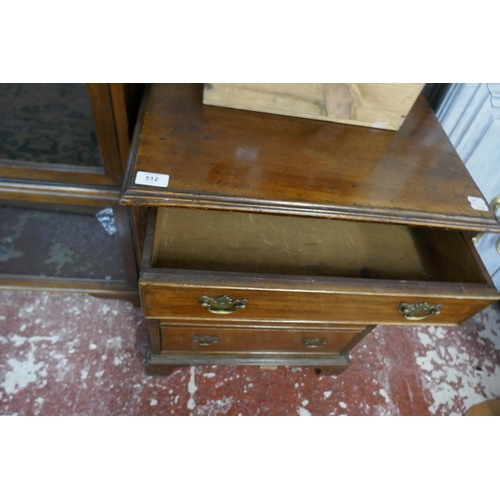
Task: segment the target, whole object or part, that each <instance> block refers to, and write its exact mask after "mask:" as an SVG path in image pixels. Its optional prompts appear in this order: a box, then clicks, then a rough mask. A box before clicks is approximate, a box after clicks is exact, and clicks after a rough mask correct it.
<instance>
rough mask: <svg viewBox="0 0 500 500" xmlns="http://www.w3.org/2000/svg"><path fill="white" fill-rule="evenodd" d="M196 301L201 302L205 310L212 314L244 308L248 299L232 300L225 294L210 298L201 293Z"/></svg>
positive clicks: (226, 312) (232, 311) (227, 312)
mask: <svg viewBox="0 0 500 500" xmlns="http://www.w3.org/2000/svg"><path fill="white" fill-rule="evenodd" d="M198 302H199V303H200V304H201V307H204V308H206V310H207V311H208V312H211V313H212V314H233V313H235V312H236V311H237V310H238V309H245V305H246V303H247V302H248V299H235V300H233V299H232V298H231V297H228V296H227V295H222V296H221V297H217V298H216V299H211V298H210V297H207V296H205V295H203V296H202V297H198Z"/></svg>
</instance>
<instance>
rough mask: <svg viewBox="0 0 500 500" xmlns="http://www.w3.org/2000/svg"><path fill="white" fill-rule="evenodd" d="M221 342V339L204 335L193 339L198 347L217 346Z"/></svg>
mask: <svg viewBox="0 0 500 500" xmlns="http://www.w3.org/2000/svg"><path fill="white" fill-rule="evenodd" d="M218 340H219V337H211V336H210V335H203V337H198V335H195V336H194V337H193V341H194V342H196V343H197V344H198V345H212V344H215V343H216V342H217V341H218Z"/></svg>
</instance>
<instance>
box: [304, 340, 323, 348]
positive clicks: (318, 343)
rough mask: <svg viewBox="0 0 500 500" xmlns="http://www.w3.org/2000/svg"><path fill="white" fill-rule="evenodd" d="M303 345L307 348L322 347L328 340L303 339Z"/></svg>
mask: <svg viewBox="0 0 500 500" xmlns="http://www.w3.org/2000/svg"><path fill="white" fill-rule="evenodd" d="M302 343H303V344H304V345H305V346H306V347H311V348H312V347H320V346H322V345H325V344H326V339H302Z"/></svg>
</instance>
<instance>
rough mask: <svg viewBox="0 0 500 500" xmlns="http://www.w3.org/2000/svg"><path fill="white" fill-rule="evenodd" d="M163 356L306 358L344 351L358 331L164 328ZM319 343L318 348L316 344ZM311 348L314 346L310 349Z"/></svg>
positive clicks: (162, 337) (165, 326) (166, 326)
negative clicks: (278, 355)
mask: <svg viewBox="0 0 500 500" xmlns="http://www.w3.org/2000/svg"><path fill="white" fill-rule="evenodd" d="M160 330H161V345H162V354H169V353H179V354H180V353H185V354H190V355H196V354H224V353H225V354H230V353H232V354H238V353H241V352H246V353H254V354H257V353H261V354H270V353H273V352H274V353H282V354H298V353H300V354H303V355H305V356H316V355H324V354H325V353H327V354H331V355H335V354H338V353H339V352H341V351H344V350H345V349H346V347H347V346H348V345H349V343H350V342H352V341H353V340H354V338H355V337H357V336H358V335H360V333H361V331H360V329H359V328H358V329H357V330H337V331H335V329H332V330H328V331H325V330H321V329H318V330H314V329H309V330H290V329H277V328H275V329H268V328H258V329H257V328H253V329H243V328H227V327H225V328H220V327H218V328H210V327H206V326H205V327H191V326H184V327H175V326H170V325H168V324H166V325H162V326H161V329H160ZM316 344H318V345H316ZM308 345H310V347H309V346H308Z"/></svg>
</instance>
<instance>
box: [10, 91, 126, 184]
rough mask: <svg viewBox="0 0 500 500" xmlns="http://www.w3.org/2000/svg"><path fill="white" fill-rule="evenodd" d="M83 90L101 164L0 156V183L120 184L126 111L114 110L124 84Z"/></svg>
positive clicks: (124, 147)
mask: <svg viewBox="0 0 500 500" xmlns="http://www.w3.org/2000/svg"><path fill="white" fill-rule="evenodd" d="M87 91H88V94H89V99H90V104H91V108H92V114H93V117H94V125H95V130H96V136H97V142H98V144H99V150H100V152H101V157H102V161H103V165H104V166H103V167H99V166H76V165H62V164H55V163H39V162H27V161H14V160H6V159H0V179H2V183H7V184H8V183H9V182H12V181H21V180H22V181H25V182H27V183H30V182H49V183H51V184H55V183H57V184H59V183H61V184H64V185H67V184H71V185H74V184H85V185H94V186H116V187H119V186H120V184H121V179H122V176H123V165H124V162H125V159H124V158H123V154H124V151H127V149H128V147H127V144H120V139H121V141H122V142H123V141H124V140H125V139H124V138H125V137H126V136H125V134H123V133H119V131H120V130H123V129H124V128H126V127H127V126H128V124H127V123H125V124H123V123H121V122H123V121H124V120H127V113H126V112H125V111H124V110H122V113H120V114H119V115H117V114H116V111H118V110H120V109H121V107H120V106H122V105H123V104H124V103H125V98H124V97H123V95H124V93H125V84H111V83H88V84H87ZM114 101H117V102H114ZM119 137H120V139H119ZM0 191H1V189H0Z"/></svg>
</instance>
